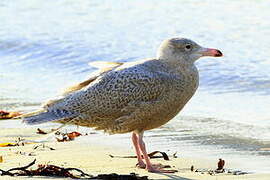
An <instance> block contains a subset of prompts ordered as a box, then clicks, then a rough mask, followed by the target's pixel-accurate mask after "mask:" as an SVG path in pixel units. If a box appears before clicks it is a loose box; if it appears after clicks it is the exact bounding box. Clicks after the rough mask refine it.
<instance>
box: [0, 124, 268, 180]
mask: <svg viewBox="0 0 270 180" xmlns="http://www.w3.org/2000/svg"><path fill="white" fill-rule="evenodd" d="M45 130H48V129H45ZM35 132H36V128H21V129H16V128H12V129H4V130H1V131H0V137H1V142H11V141H14V140H15V139H16V138H17V137H19V136H20V135H23V136H24V138H26V137H27V136H29V137H33V136H35V138H39V139H40V138H41V137H45V136H46V135H35ZM16 134H18V136H17V137H15V136H16ZM104 137H105V138H106V137H108V136H104ZM104 137H102V136H100V135H97V134H90V135H87V136H81V137H78V138H76V139H75V140H73V141H69V142H56V141H55V140H50V141H49V142H46V143H45V145H47V146H49V147H52V148H54V149H55V150H50V149H49V148H39V149H36V150H33V147H34V146H36V145H37V144H36V143H34V144H27V145H24V146H14V147H1V150H0V156H2V157H3V162H2V163H0V169H3V170H7V169H9V168H13V167H18V166H24V165H27V164H29V163H30V162H31V161H33V160H34V159H37V163H36V164H53V165H57V166H60V167H73V168H79V169H81V170H83V171H84V172H85V173H88V174H92V175H98V174H104V173H105V174H110V173H118V174H130V173H136V174H138V175H139V176H148V178H149V179H158V180H169V179H179V180H181V179H182V180H189V179H198V180H222V179H224V180H234V179H237V180H240V179H249V180H251V179H254V180H255V179H256V180H258V179H261V180H263V179H265V180H267V179H269V177H270V174H257V173H254V174H246V175H228V174H215V175H209V174H207V173H204V174H202V173H200V172H191V171H190V167H191V166H192V165H193V166H194V169H205V168H206V169H215V168H216V162H213V161H212V160H210V159H207V157H206V158H204V159H192V158H185V157H181V155H178V157H177V158H172V157H171V158H170V160H169V161H165V160H163V159H153V160H152V162H153V163H162V164H164V165H170V166H171V167H172V168H173V169H176V170H178V172H177V173H174V174H154V173H148V172H146V171H145V170H143V169H138V168H136V167H135V164H136V159H129V158H111V157H110V156H109V155H110V154H111V155H121V156H125V155H134V153H133V149H132V148H131V146H128V147H126V148H122V147H120V146H118V145H117V144H114V143H110V144H109V143H107V142H108V141H113V136H109V137H110V138H109V140H108V139H107V140H104V141H102V138H104ZM111 137H112V138H111ZM52 138H54V137H52ZM26 139H27V138H26ZM30 152H32V155H31V156H29V153H30ZM168 155H171V154H170V152H169V153H168ZM229 166H230V165H229V164H228V165H227V166H226V168H230V167H229ZM35 167H36V165H34V166H33V168H35ZM0 179H6V180H9V179H12V180H13V179H14V180H15V179H27V180H32V179H48V177H31V178H29V177H9V176H0ZM57 179H65V178H57Z"/></svg>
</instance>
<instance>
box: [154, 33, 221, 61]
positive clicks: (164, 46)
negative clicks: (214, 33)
mask: <svg viewBox="0 0 270 180" xmlns="http://www.w3.org/2000/svg"><path fill="white" fill-rule="evenodd" d="M203 56H213V57H220V56H222V53H221V52H220V51H219V50H217V49H210V48H204V47H202V46H200V45H198V44H197V43H195V42H194V41H192V40H190V39H186V38H171V39H167V40H165V41H163V42H162V43H161V45H160V47H159V49H158V53H157V59H162V60H165V61H169V62H170V63H176V64H179V63H181V64H183V63H184V64H193V63H194V62H195V61H196V60H197V59H199V58H200V57H203ZM177 62H178V63H177Z"/></svg>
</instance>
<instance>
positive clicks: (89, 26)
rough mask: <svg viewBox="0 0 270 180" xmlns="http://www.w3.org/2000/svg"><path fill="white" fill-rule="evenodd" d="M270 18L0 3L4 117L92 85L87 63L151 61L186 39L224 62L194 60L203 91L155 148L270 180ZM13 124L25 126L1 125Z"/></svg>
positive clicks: (199, 9)
mask: <svg viewBox="0 0 270 180" xmlns="http://www.w3.org/2000/svg"><path fill="white" fill-rule="evenodd" d="M269 17H270V2H269V1H260V0H258V1H252V0H246V1H243V0H234V1H227V0H204V1H197V0H181V1H179V0H168V1H157V0H148V1H141V0H140V1H127V0H117V1H116V0H110V1H102V0H92V1H90V0H89V1H85V0H77V1H70V0H62V1H60V0H59V1H42V0H35V1H34V0H33V1H31V0H17V1H8V0H2V1H1V2H0V82H1V83H0V109H3V110H10V111H25V112H28V111H31V110H35V109H37V108H38V107H39V106H40V104H41V103H42V102H43V101H45V100H46V99H49V98H51V97H54V96H56V95H57V93H58V92H59V90H61V89H63V88H65V87H67V86H69V85H72V84H74V83H76V82H79V81H80V80H84V79H85V78H87V77H88V76H89V75H90V74H91V73H92V72H93V71H94V70H95V69H94V68H93V67H90V66H89V65H88V63H89V62H91V61H117V62H128V61H135V60H137V59H142V58H149V57H155V53H156V50H157V47H158V45H159V44H160V42H161V41H162V40H164V39H166V38H170V37H187V38H190V39H192V40H194V41H196V42H198V43H199V44H201V45H202V46H205V47H212V48H217V49H220V50H221V51H222V52H223V54H224V57H223V58H211V57H207V58H202V59H200V60H199V61H198V62H196V65H197V67H198V69H199V71H200V86H199V89H198V90H197V92H196V94H195V95H194V97H193V98H192V99H191V100H190V101H189V103H188V104H187V105H186V107H185V108H184V110H183V111H182V112H181V113H180V114H178V115H177V116H176V117H175V118H174V119H173V120H172V121H170V122H169V123H168V124H166V125H164V126H163V127H160V128H158V129H154V130H152V131H148V132H146V133H145V136H146V141H147V142H148V143H147V144H149V148H150V149H156V148H159V149H164V150H166V149H170V150H171V151H178V153H180V154H181V155H184V156H192V157H194V156H195V157H196V156H197V157H204V156H205V157H209V156H211V157H213V158H216V159H218V158H220V157H221V158H224V159H225V160H227V161H237V162H242V163H240V164H242V166H240V167H239V168H242V169H246V170H250V171H261V172H262V171H263V172H269V171H270V161H269V157H270V151H266V150H263V149H262V148H269V147H270V125H269V123H270V73H269V72H270V59H269V52H270V43H269V40H270V21H269ZM14 124H15V125H16V127H18V126H26V125H21V124H20V123H19V122H14V121H13V122H12V121H10V122H9V121H2V122H0V127H1V128H12V127H14ZM106 137H107V136H106ZM115 137H116V139H118V140H116V141H124V140H125V139H128V135H124V136H122V135H120V136H118V135H117V136H115ZM125 141H128V140H125Z"/></svg>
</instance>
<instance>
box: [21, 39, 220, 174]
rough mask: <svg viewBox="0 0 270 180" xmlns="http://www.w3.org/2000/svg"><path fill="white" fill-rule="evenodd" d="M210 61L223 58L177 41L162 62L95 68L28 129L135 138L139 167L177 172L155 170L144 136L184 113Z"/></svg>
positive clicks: (166, 44) (160, 55) (30, 117)
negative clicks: (85, 130)
mask: <svg viewBox="0 0 270 180" xmlns="http://www.w3.org/2000/svg"><path fill="white" fill-rule="evenodd" d="M204 56H213V57H220V56H222V53H221V52H220V51H219V50H217V49H211V48H205V47H202V46H200V45H199V44H197V43H196V42H194V41H192V40H190V39H186V38H171V39H167V40H164V41H163V42H162V43H161V45H160V47H159V48H158V51H157V55H156V58H152V59H144V60H139V61H134V62H126V63H114V62H93V63H91V65H93V66H95V67H98V68H99V69H100V70H99V72H98V73H96V74H95V75H93V76H91V77H89V78H88V79H86V80H85V81H83V82H81V83H79V84H76V85H74V86H72V87H70V88H68V89H67V90H66V91H65V92H64V93H63V95H62V96H60V97H59V98H57V99H53V100H50V101H48V102H46V103H45V104H44V105H43V106H42V107H41V108H40V109H39V110H38V111H36V112H33V113H29V114H26V115H24V116H23V117H22V118H23V120H24V122H26V123H27V124H39V123H44V122H50V121H54V122H60V123H64V124H74V125H79V126H86V127H93V128H95V129H96V130H103V131H105V132H107V133H109V134H117V133H130V132H131V139H132V142H133V145H134V148H135V152H136V155H137V160H138V163H137V166H138V167H140V168H145V169H146V170H147V171H149V172H155V173H158V172H161V173H169V172H172V171H170V170H165V169H164V168H162V167H159V166H156V165H154V164H151V162H150V159H149V157H148V155H147V151H146V146H145V143H144V141H143V134H144V132H145V131H147V130H151V129H154V128H158V127H160V126H162V125H164V124H165V123H167V122H168V121H170V120H171V119H173V118H174V117H175V116H176V115H177V114H178V113H179V112H180V111H181V110H182V109H183V108H184V106H185V105H186V103H187V102H188V101H189V100H190V98H191V97H192V96H193V95H194V93H195V91H196V90H197V87H198V85H199V74H198V70H197V68H196V66H195V61H196V60H198V59H199V58H201V57H204ZM142 157H143V158H142Z"/></svg>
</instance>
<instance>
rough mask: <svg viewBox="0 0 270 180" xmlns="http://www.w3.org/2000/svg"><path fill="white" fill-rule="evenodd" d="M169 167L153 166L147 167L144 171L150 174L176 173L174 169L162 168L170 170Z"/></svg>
mask: <svg viewBox="0 0 270 180" xmlns="http://www.w3.org/2000/svg"><path fill="white" fill-rule="evenodd" d="M170 167H171V166H169V165H162V164H154V165H151V166H149V167H146V170H147V171H148V172H151V173H175V172H178V171H177V170H175V169H170V170H169V169H164V168H170Z"/></svg>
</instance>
